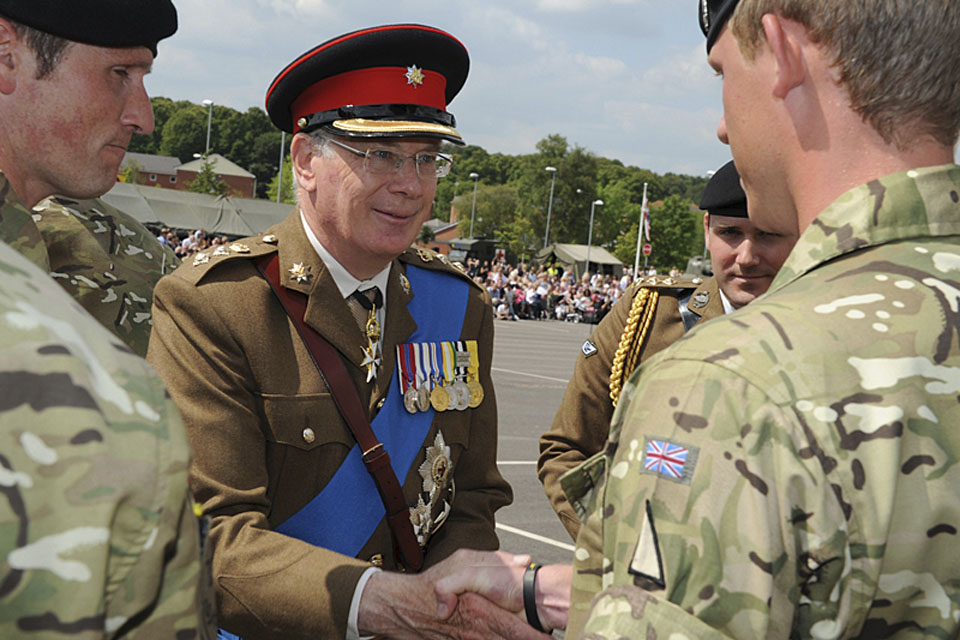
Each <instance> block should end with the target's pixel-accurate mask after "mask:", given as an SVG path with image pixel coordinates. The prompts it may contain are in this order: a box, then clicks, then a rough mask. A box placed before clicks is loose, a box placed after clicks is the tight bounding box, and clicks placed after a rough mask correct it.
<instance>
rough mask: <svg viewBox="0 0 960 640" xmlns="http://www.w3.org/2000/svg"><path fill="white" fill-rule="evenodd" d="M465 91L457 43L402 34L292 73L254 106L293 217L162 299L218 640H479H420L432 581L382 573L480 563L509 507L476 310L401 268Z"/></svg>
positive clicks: (484, 299) (441, 267) (160, 321)
mask: <svg viewBox="0 0 960 640" xmlns="http://www.w3.org/2000/svg"><path fill="white" fill-rule="evenodd" d="M467 68H468V56H467V51H466V49H465V48H464V46H463V45H462V44H461V43H460V42H459V41H458V40H457V39H456V38H454V37H453V36H451V35H449V34H447V33H445V32H443V31H440V30H438V29H435V28H431V27H426V26H421V25H389V26H382V27H373V28H368V29H363V30H360V31H356V32H353V33H348V34H346V35H343V36H340V37H337V38H334V39H332V40H329V41H327V42H325V43H323V44H321V45H319V46H317V47H315V48H313V49H311V50H310V51H307V52H306V53H304V54H303V55H301V56H299V57H298V58H297V59H296V60H294V61H293V62H292V63H290V64H289V65H288V66H287V67H286V68H284V69H283V70H282V71H281V72H280V73H279V75H277V77H276V78H275V79H274V81H273V82H272V83H271V84H270V87H269V89H268V91H267V98H266V106H267V111H268V112H269V114H270V117H271V118H272V120H273V121H274V123H275V124H276V125H277V126H278V127H280V128H281V129H283V130H285V131H288V132H291V133H293V134H294V137H293V141H292V146H291V152H292V163H293V171H294V175H295V177H296V183H297V196H298V201H299V209H298V210H296V211H294V212H293V213H291V215H290V216H289V217H288V218H287V219H286V220H285V221H283V222H282V223H280V224H278V225H277V226H275V227H273V228H271V229H269V230H268V231H267V232H266V233H265V234H264V235H261V236H257V237H252V238H247V239H244V240H240V241H238V242H235V243H233V244H230V245H226V246H223V247H220V248H218V249H217V250H216V251H213V252H204V253H200V254H197V255H195V256H194V257H193V259H192V260H191V261H188V262H186V263H184V265H183V266H182V267H181V268H180V269H179V270H177V271H176V272H175V273H174V274H173V275H172V276H169V277H167V278H164V279H163V280H161V282H160V284H159V285H158V287H157V290H156V298H155V305H154V307H155V309H154V315H155V322H156V326H155V328H154V333H153V336H152V337H151V342H150V351H149V356H148V359H149V360H150V362H151V363H153V364H154V366H156V367H157V369H158V370H159V371H160V373H161V375H162V376H163V377H164V379H165V380H166V381H167V383H168V385H169V387H170V390H171V393H172V394H173V397H174V399H175V400H176V401H177V403H178V405H179V406H180V408H181V411H182V412H183V414H184V418H185V421H186V423H187V428H188V431H189V433H190V437H191V441H192V443H193V445H194V448H195V450H196V459H195V462H194V465H193V467H192V477H193V481H194V484H193V487H194V490H195V493H196V496H197V498H198V501H199V502H200V504H201V505H202V506H203V510H204V513H206V514H208V515H210V516H211V517H212V528H211V534H210V539H211V541H212V545H213V549H214V552H213V568H214V575H215V582H216V587H217V596H218V604H219V611H220V621H221V625H222V627H223V628H224V629H225V630H228V631H229V632H232V633H234V634H238V635H240V636H243V637H245V638H260V637H273V638H286V639H289V638H316V637H331V638H332V637H340V638H342V637H357V636H358V634H359V635H364V634H383V635H390V636H391V637H394V636H396V637H440V635H442V634H443V633H447V632H449V633H466V634H468V635H469V634H471V633H472V634H476V635H477V637H483V636H485V635H486V636H488V637H495V636H496V635H498V633H497V632H496V631H495V630H494V629H492V628H491V629H487V628H486V627H484V626H483V625H482V624H481V623H479V622H477V621H475V620H472V621H471V624H472V628H471V629H468V630H462V629H459V628H456V627H455V625H454V624H453V623H450V622H447V623H444V624H445V625H447V626H446V627H445V629H446V631H444V629H436V628H434V627H433V626H432V625H433V624H434V622H433V618H435V616H436V611H437V609H436V601H435V598H434V596H433V591H432V588H431V587H430V583H429V582H428V580H427V579H424V578H422V577H421V576H422V575H423V574H421V575H418V576H409V575H407V576H404V575H400V574H398V573H396V570H398V569H403V570H406V571H408V572H415V571H417V570H419V569H420V568H422V567H431V566H433V565H436V564H437V563H438V562H440V561H441V560H443V559H444V558H446V557H447V556H449V555H450V554H451V553H452V552H453V551H454V550H456V549H458V548H461V547H472V548H477V549H495V548H496V547H497V546H498V541H497V536H496V532H495V530H494V513H495V512H496V510H497V509H499V508H500V507H502V506H504V505H506V504H508V503H509V502H510V501H511V499H512V494H511V490H510V487H509V485H508V484H507V483H506V482H505V481H504V479H503V478H502V477H501V475H500V473H499V472H498V470H497V467H496V449H497V418H496V416H497V411H496V403H495V399H494V394H493V387H492V384H491V380H490V359H491V352H492V346H493V317H492V312H491V305H490V300H489V297H488V295H487V294H486V292H485V291H484V290H483V289H482V288H481V287H478V286H476V285H474V284H473V283H472V282H471V281H470V279H469V278H468V277H466V276H465V275H464V274H463V273H462V272H461V271H459V270H458V269H456V268H454V267H453V266H452V265H450V264H449V263H448V262H447V261H446V259H445V258H444V257H442V256H439V255H436V254H434V253H432V252H429V251H425V250H419V251H418V250H412V249H410V246H411V244H412V243H413V241H414V239H415V238H416V236H417V233H418V232H419V230H420V227H421V224H422V223H423V222H424V220H426V219H427V217H428V216H429V215H430V210H431V205H432V202H433V196H434V191H435V189H436V186H437V180H438V178H441V177H443V176H444V175H446V174H447V173H448V171H449V168H450V163H451V158H450V157H448V156H447V155H445V154H443V153H440V143H441V141H443V140H447V141H450V142H453V143H454V144H462V140H461V137H460V134H459V133H458V132H457V130H456V129H455V128H454V126H455V122H454V118H453V116H452V115H451V114H450V113H448V112H447V111H446V107H447V104H448V103H449V102H450V101H451V100H452V99H453V97H454V96H455V95H456V94H457V92H458V91H459V90H460V88H461V87H462V86H463V84H464V81H465V80H466V76H467ZM380 569H384V570H389V571H380ZM498 611H499V610H498ZM460 614H461V615H460V617H459V618H456V617H455V618H454V621H455V622H456V621H459V622H465V621H466V620H467V617H466V612H465V611H461V612H460ZM491 624H493V625H494V626H496V625H507V627H508V629H507V630H505V631H503V632H502V633H504V634H505V635H508V636H509V635H512V634H514V631H512V630H509V627H510V626H512V625H520V626H522V623H520V622H519V621H518V620H516V618H511V617H509V616H500V617H499V618H498V617H492V618H491ZM517 633H522V631H519V632H517ZM518 637H519V636H518Z"/></svg>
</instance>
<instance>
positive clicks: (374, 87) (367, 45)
mask: <svg viewBox="0 0 960 640" xmlns="http://www.w3.org/2000/svg"><path fill="white" fill-rule="evenodd" d="M469 68H470V57H469V55H468V54H467V49H466V47H464V46H463V44H462V43H461V42H460V41H459V40H457V39H456V38H454V37H453V36H451V35H450V34H449V33H446V32H445V31H441V30H440V29H436V28H434V27H427V26H424V25H419V24H394V25H384V26H380V27H370V28H368V29H361V30H359V31H353V32H351V33H347V34H344V35H342V36H338V37H336V38H333V39H331V40H327V41H326V42H324V43H323V44H321V45H318V46H316V47H314V48H313V49H311V50H309V51H307V52H306V53H304V54H303V55H301V56H299V57H297V59H296V60H294V61H293V62H291V63H290V64H288V65H287V66H286V68H284V70H283V71H281V72H280V73H279V74H278V75H277V77H276V78H274V80H273V82H271V83H270V88H269V89H268V90H267V98H266V107H267V113H268V114H269V115H270V119H271V120H272V121H273V123H274V124H275V125H277V127H279V128H280V129H282V130H283V131H287V132H290V133H295V132H298V131H311V130H313V129H317V128H320V127H323V128H324V129H326V130H327V131H330V132H331V133H336V134H338V135H344V136H357V137H364V138H375V137H390V138H396V137H405V136H418V137H419V136H427V137H437V138H442V139H445V140H449V141H451V142H455V143H458V144H463V139H462V138H461V136H460V134H459V133H458V132H457V131H456V129H455V128H454V127H455V126H456V120H455V119H454V117H453V115H452V114H451V113H448V112H447V111H446V108H447V105H448V104H449V103H450V101H452V100H453V98H454V96H456V95H457V93H459V92H460V89H461V88H462V87H463V84H464V82H466V79H467V71H468V70H469Z"/></svg>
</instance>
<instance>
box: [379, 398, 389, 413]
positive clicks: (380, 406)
mask: <svg viewBox="0 0 960 640" xmlns="http://www.w3.org/2000/svg"><path fill="white" fill-rule="evenodd" d="M386 402H387V399H386V398H380V402H378V403H377V410H378V411H379V410H380V409H383V405H384V404H386Z"/></svg>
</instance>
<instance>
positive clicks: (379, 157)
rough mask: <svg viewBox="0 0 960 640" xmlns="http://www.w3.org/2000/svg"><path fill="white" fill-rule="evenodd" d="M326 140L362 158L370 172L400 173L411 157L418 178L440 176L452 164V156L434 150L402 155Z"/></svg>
mask: <svg viewBox="0 0 960 640" xmlns="http://www.w3.org/2000/svg"><path fill="white" fill-rule="evenodd" d="M326 140H327V141H329V142H332V143H333V144H335V145H337V146H338V147H340V148H342V149H346V150H347V151H349V152H351V153H354V154H356V155H358V156H360V157H361V158H363V168H364V170H366V171H369V172H370V173H376V174H390V173H400V170H401V169H402V168H403V165H404V164H406V162H407V160H409V159H411V158H412V159H413V166H414V167H415V168H416V170H417V176H419V177H420V178H442V177H444V176H445V175H448V174H449V173H450V168H451V167H452V166H453V158H451V157H450V156H448V155H447V154H445V153H437V152H436V151H421V152H420V153H416V154H414V155H412V156H404V155H400V154H399V153H395V152H393V151H390V150H389V149H377V148H371V149H367V150H366V151H361V150H360V149H354V148H353V147H351V146H350V145H346V144H343V143H342V142H340V141H339V140H334V139H333V138H326Z"/></svg>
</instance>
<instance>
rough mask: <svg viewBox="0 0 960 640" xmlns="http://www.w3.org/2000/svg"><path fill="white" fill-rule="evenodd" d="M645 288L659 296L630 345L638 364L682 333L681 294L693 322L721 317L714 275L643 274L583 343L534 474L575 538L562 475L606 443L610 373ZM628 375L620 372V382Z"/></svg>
mask: <svg viewBox="0 0 960 640" xmlns="http://www.w3.org/2000/svg"><path fill="white" fill-rule="evenodd" d="M644 289H648V290H653V291H656V292H657V293H658V294H659V295H658V298H657V302H656V309H655V310H654V311H653V314H654V315H653V320H652V322H651V323H650V326H649V328H648V330H647V333H646V336H645V339H643V341H642V342H641V343H639V344H637V345H636V347H634V348H635V349H639V354H637V356H638V357H637V359H636V362H637V365H638V366H639V364H640V363H642V362H644V361H645V360H647V359H648V358H650V357H651V356H652V355H654V354H655V353H658V352H659V351H661V350H663V349H665V348H666V347H668V346H670V345H671V344H673V343H674V342H676V341H677V340H679V339H680V338H682V337H683V336H684V334H685V333H686V329H685V328H684V324H683V318H682V316H681V313H680V306H679V302H680V301H681V300H683V299H684V298H688V297H689V299H688V306H687V309H688V310H689V311H690V312H691V313H692V314H695V315H696V316H697V317H698V318H699V320H698V321H697V324H696V325H695V326H699V325H700V324H702V322H703V321H704V320H709V319H711V318H716V317H717V316H722V315H723V302H722V301H721V299H720V291H719V287H718V285H717V280H716V278H706V279H701V278H693V279H689V278H682V279H678V278H664V277H660V276H654V277H652V278H642V279H641V280H640V281H639V282H638V283H637V284H635V285H634V286H632V287H630V289H629V290H628V292H627V294H626V295H624V296H622V297H621V298H620V300H619V301H617V303H616V304H615V305H614V306H613V308H612V309H611V310H610V313H609V314H607V316H606V317H605V318H604V319H603V320H602V321H601V322H600V324H599V325H597V328H596V330H595V331H594V332H593V335H592V336H590V339H589V340H588V341H587V342H585V343H584V345H583V349H582V350H581V353H580V355H579V356H578V357H577V363H576V365H575V366H574V370H573V377H572V378H571V379H570V382H569V383H568V384H567V390H566V391H565V392H564V395H563V401H562V402H561V404H560V408H559V409H558V410H557V414H556V416H554V418H553V425H552V426H551V427H550V430H549V431H547V432H546V433H544V434H543V435H542V436H541V437H540V458H539V460H538V461H537V475H538V476H539V478H540V482H541V483H542V484H543V489H544V492H545V493H546V494H547V499H548V500H549V501H550V504H551V506H553V509H554V510H555V511H556V512H557V515H558V516H559V517H560V521H561V522H562V523H563V526H564V527H566V529H567V532H568V533H569V534H570V537H571V538H573V539H574V540H576V538H577V533H578V532H579V530H580V519H579V518H578V517H577V514H576V512H575V511H574V509H573V507H572V506H571V505H570V503H569V502H568V501H567V497H566V495H565V494H564V492H563V489H562V488H561V486H560V476H562V475H563V474H564V473H566V472H567V471H570V470H571V469H573V468H575V467H577V466H578V465H579V464H580V463H581V462H583V461H584V460H586V459H587V458H589V457H590V456H592V455H593V454H595V453H597V452H598V451H600V450H601V448H603V443H604V442H606V439H607V432H608V430H609V426H610V419H611V418H612V417H613V409H614V406H613V403H612V401H611V398H610V377H611V376H610V372H611V369H612V368H613V365H614V358H615V355H616V353H617V349H618V346H619V345H620V342H621V339H622V336H623V333H624V329H625V327H626V325H627V320H628V318H629V317H630V311H631V308H632V307H633V304H634V300H635V299H636V298H637V296H638V294H639V293H640V292H641V291H643V290H644ZM629 373H630V372H627V373H626V374H624V375H623V379H624V381H625V380H626V378H627V377H628V376H629Z"/></svg>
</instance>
